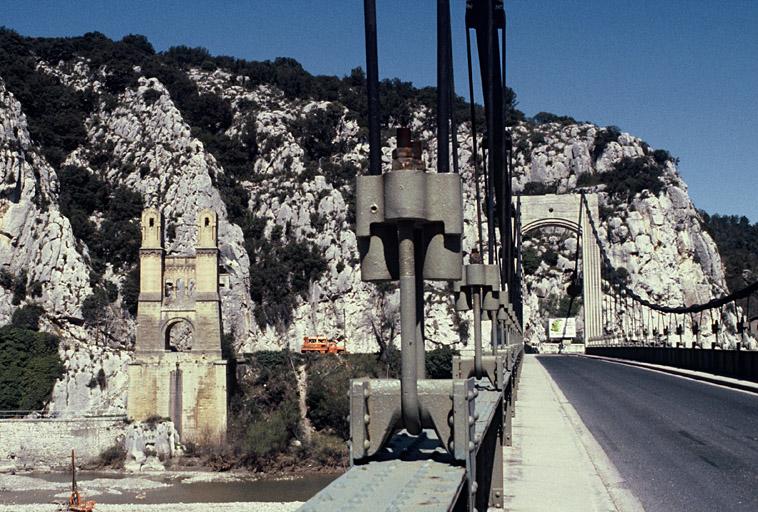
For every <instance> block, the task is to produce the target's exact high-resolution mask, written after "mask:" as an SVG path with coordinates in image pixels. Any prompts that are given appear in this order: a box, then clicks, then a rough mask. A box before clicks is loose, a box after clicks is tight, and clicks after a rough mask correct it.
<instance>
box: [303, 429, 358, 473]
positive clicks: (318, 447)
mask: <svg viewBox="0 0 758 512" xmlns="http://www.w3.org/2000/svg"><path fill="white" fill-rule="evenodd" d="M305 448H306V453H307V454H308V456H309V457H310V458H311V459H313V460H314V462H316V463H317V464H318V465H320V466H322V467H336V466H345V465H346V463H347V456H348V449H347V444H346V443H345V441H344V440H343V439H341V438H339V437H337V436H334V435H331V434H324V433H322V432H314V433H313V435H312V436H311V442H310V444H308V445H307V446H306V447H305Z"/></svg>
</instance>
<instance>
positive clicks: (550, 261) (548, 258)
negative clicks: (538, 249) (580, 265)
mask: <svg viewBox="0 0 758 512" xmlns="http://www.w3.org/2000/svg"><path fill="white" fill-rule="evenodd" d="M542 261H544V262H545V263H546V264H547V265H548V266H549V267H554V266H556V265H557V264H558V253H557V252H555V251H554V250H552V249H548V250H547V251H545V252H544V253H543V254H542Z"/></svg>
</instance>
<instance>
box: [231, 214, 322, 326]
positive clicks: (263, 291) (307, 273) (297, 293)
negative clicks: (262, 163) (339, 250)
mask: <svg viewBox="0 0 758 512" xmlns="http://www.w3.org/2000/svg"><path fill="white" fill-rule="evenodd" d="M265 227H266V221H265V220H264V219H261V218H259V217H256V216H254V215H252V214H248V215H247V216H246V217H245V219H244V222H243V223H242V232H243V234H244V236H245V249H246V250H247V253H248V254H249V255H250V258H251V265H250V297H251V298H252V299H253V301H255V302H256V304H257V307H256V309H255V318H256V320H257V322H258V324H259V325H266V324H271V325H276V324H283V325H288V324H289V323H290V322H291V319H292V310H293V309H294V307H295V305H296V303H297V298H298V297H302V296H304V294H305V293H307V291H308V286H309V284H310V283H311V282H312V281H316V280H318V279H319V277H320V276H321V275H322V274H323V273H324V271H326V268H327V265H326V260H324V257H323V255H322V253H321V251H319V250H318V248H316V247H315V246H314V245H313V244H312V243H311V242H307V241H297V240H283V238H284V236H283V232H282V229H281V227H279V226H275V227H274V229H272V231H271V235H270V237H269V238H267V237H266V236H265V235H264V229H265ZM260 269H266V271H265V272H261V271H260Z"/></svg>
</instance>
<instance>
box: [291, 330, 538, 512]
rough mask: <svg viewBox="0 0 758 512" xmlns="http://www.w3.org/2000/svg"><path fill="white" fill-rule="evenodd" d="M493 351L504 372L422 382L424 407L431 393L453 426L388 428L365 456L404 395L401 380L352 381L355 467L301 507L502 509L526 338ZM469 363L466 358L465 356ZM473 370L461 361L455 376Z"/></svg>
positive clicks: (434, 407) (319, 510)
mask: <svg viewBox="0 0 758 512" xmlns="http://www.w3.org/2000/svg"><path fill="white" fill-rule="evenodd" d="M492 357H495V358H497V359H498V361H496V366H497V369H498V371H499V372H501V373H495V375H493V376H492V377H494V378H492V377H489V376H488V377H485V378H482V379H475V378H473V377H472V378H454V379H453V380H444V379H443V380H419V387H418V390H419V397H420V400H421V403H422V405H424V404H425V400H427V399H430V400H435V401H436V403H434V404H428V403H427V405H429V406H430V407H429V408H428V409H427V410H428V411H429V413H431V414H436V413H437V412H439V411H449V412H448V413H446V415H445V416H446V418H445V420H446V421H445V422H444V423H447V424H448V425H449V429H445V428H444V427H442V425H443V422H442V421H439V422H435V423H434V428H425V429H423V431H422V432H421V434H420V435H411V434H409V433H408V432H407V431H406V430H405V429H401V430H398V431H395V432H390V433H385V434H386V435H387V436H388V437H387V439H386V440H385V441H384V442H383V444H382V445H381V447H380V449H378V450H376V451H375V452H371V455H366V454H367V452H370V451H371V448H372V447H373V446H374V444H373V443H374V436H375V435H377V433H378V434H379V435H382V433H381V430H377V429H375V428H373V427H372V422H374V421H376V422H377V424H378V425H384V424H386V418H385V419H379V418H378V416H381V415H383V414H387V412H388V411H393V410H397V408H396V407H391V406H392V404H391V400H392V397H397V395H398V391H399V387H400V381H399V380H394V379H371V380H369V379H357V380H354V381H352V383H351V392H350V398H351V409H350V410H351V414H350V419H351V442H350V443H351V458H352V466H351V468H350V469H349V470H348V471H347V472H346V473H345V474H344V475H342V476H340V477H339V478H337V479H336V480H335V481H334V482H332V484H330V485H329V486H328V487H326V488H325V489H323V490H321V491H320V492H319V493H318V494H316V495H315V496H314V497H313V498H312V499H310V500H309V501H308V502H307V503H305V504H304V505H303V506H302V507H301V509H300V510H301V511H303V512H335V511H337V510H397V511H404V510H413V511H416V510H418V511H429V512H431V511H448V510H471V511H473V510H487V508H489V507H497V508H502V507H503V501H504V482H503V460H504V459H503V446H508V445H510V442H511V421H512V417H513V416H514V415H515V408H514V406H515V401H516V397H517V391H518V381H519V376H520V372H521V365H522V357H523V344H522V343H521V342H517V343H513V344H509V345H508V346H505V347H503V348H501V349H498V350H497V351H496V354H495V355H494V356H492ZM462 361H465V360H461V359H458V362H459V363H461V362H462ZM466 371H467V370H466V367H465V365H463V366H460V365H459V366H457V367H456V366H454V368H453V372H454V375H453V376H454V377H456V376H460V375H466ZM440 390H448V391H447V392H446V393H440V392H439V391H440ZM395 400H397V398H395ZM382 405H384V406H385V407H384V408H383V407H382ZM395 405H399V404H395ZM387 406H390V407H387ZM461 411H462V412H463V413H464V414H460V412H461ZM369 412H371V414H369ZM375 417H376V419H375ZM459 420H463V421H462V422H461V421H459Z"/></svg>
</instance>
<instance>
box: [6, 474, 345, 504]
mask: <svg viewBox="0 0 758 512" xmlns="http://www.w3.org/2000/svg"><path fill="white" fill-rule="evenodd" d="M338 476H339V475H338V474H336V473H332V474H324V473H318V474H308V475H302V476H297V477H292V478H287V479H267V478H255V477H253V476H251V475H249V474H245V473H204V472H166V473H158V474H148V475H146V474H126V473H114V472H98V471H81V472H78V473H77V482H78V486H79V491H80V492H81V493H82V494H83V495H84V497H85V499H94V500H95V501H97V503H98V504H101V503H102V504H106V503H107V504H114V505H115V504H129V503H132V504H133V503H142V504H162V503H231V502H292V501H306V500H308V499H309V498H310V497H311V496H313V495H314V494H316V493H317V492H318V491H319V490H321V489H323V488H324V487H326V486H327V485H329V483H331V482H332V480H334V479H335V478H337V477H338ZM70 492H71V475H70V474H67V473H24V474H19V475H0V504H4V505H12V504H20V505H21V504H34V503H50V502H53V501H64V500H66V499H67V498H68V495H69V493H70Z"/></svg>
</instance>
